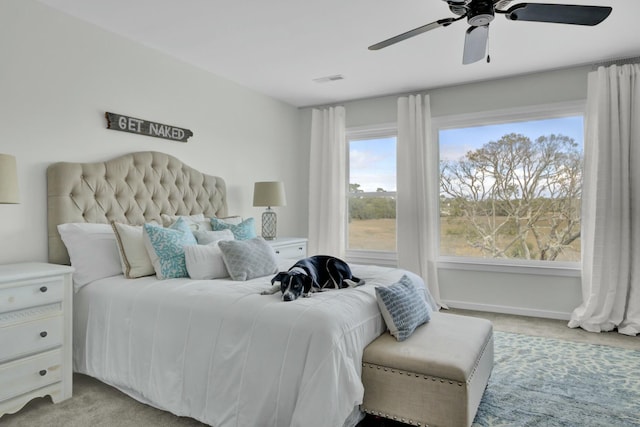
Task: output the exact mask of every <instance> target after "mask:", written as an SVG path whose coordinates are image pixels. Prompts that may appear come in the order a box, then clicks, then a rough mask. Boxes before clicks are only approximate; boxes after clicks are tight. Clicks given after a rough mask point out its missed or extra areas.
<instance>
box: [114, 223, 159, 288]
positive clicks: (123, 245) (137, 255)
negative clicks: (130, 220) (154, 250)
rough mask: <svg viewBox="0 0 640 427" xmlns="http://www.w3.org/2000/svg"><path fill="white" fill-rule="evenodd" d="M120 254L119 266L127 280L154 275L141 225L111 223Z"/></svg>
mask: <svg viewBox="0 0 640 427" xmlns="http://www.w3.org/2000/svg"><path fill="white" fill-rule="evenodd" d="M111 225H112V226H113V231H114V233H115V236H116V243H117V246H118V249H119V252H120V254H119V255H120V265H121V268H122V272H123V273H124V276H125V277H126V278H127V279H135V278H136V277H143V276H151V275H152V274H156V271H155V270H154V269H153V264H152V263H151V258H149V254H148V253H147V249H146V247H145V245H144V240H143V237H142V226H141V225H128V224H121V223H119V222H115V221H114V222H112V223H111Z"/></svg>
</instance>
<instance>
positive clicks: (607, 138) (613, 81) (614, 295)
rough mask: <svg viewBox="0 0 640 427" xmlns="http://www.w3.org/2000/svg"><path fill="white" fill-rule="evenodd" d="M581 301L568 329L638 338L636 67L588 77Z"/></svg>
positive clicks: (639, 120)
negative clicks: (611, 332) (609, 332)
mask: <svg viewBox="0 0 640 427" xmlns="http://www.w3.org/2000/svg"><path fill="white" fill-rule="evenodd" d="M582 223H583V224H582V299H583V303H582V305H580V307H578V308H576V309H575V310H574V312H573V314H572V316H571V321H570V322H569V326H570V327H582V328H583V329H586V330H588V331H592V332H600V331H610V330H613V329H614V328H617V329H618V332H620V333H623V334H627V335H636V334H638V333H640V65H637V64H636V65H623V66H616V65H614V66H611V67H609V68H604V67H600V68H599V69H598V70H597V71H593V72H591V73H589V87H588V95H587V114H586V126H585V166H584V181H583V199H582Z"/></svg>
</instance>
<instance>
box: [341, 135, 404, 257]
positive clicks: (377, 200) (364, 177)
mask: <svg viewBox="0 0 640 427" xmlns="http://www.w3.org/2000/svg"><path fill="white" fill-rule="evenodd" d="M347 145H348V150H349V152H348V174H347V175H348V181H349V182H348V183H349V188H348V191H347V197H348V200H347V206H348V209H349V212H348V215H347V219H348V223H347V252H350V253H351V254H352V255H353V254H354V251H355V252H362V251H374V252H395V251H396V199H395V196H396V127H395V125H385V126H377V127H375V128H374V127H367V128H357V129H349V130H347ZM372 257H373V258H376V256H375V254H374V255H372Z"/></svg>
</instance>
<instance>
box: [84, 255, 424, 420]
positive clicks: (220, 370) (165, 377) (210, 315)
mask: <svg viewBox="0 0 640 427" xmlns="http://www.w3.org/2000/svg"><path fill="white" fill-rule="evenodd" d="M289 264H290V261H287V262H286V263H284V265H282V266H281V267H282V269H283V270H286V268H287V267H288V266H289ZM352 268H353V272H354V275H356V276H358V277H360V278H363V279H365V280H366V282H367V284H366V285H364V286H360V287H358V288H355V289H345V290H340V291H329V292H323V293H319V294H314V295H312V296H311V297H309V298H302V299H299V300H297V301H293V302H283V301H281V299H280V293H279V292H278V293H277V294H275V295H268V296H265V295H260V292H261V291H263V290H265V289H267V288H269V287H270V283H269V280H270V277H265V278H260V279H255V280H250V281H247V282H233V281H231V280H208V281H203V280H200V281H198V280H190V279H171V280H157V279H156V278H155V276H154V277H146V278H140V279H134V280H127V279H125V278H124V277H122V276H117V277H110V278H107V279H102V280H99V281H96V282H93V283H91V284H89V285H87V286H85V287H83V288H82V289H80V291H79V292H78V293H77V294H76V296H75V301H74V314H75V316H74V367H75V370H76V371H77V372H81V373H84V374H87V375H90V376H93V377H95V378H98V379H100V380H102V381H104V382H105V383H107V384H111V385H113V386H115V387H117V388H119V389H120V390H122V391H124V392H126V393H128V394H129V395H131V396H132V397H134V398H136V399H138V400H140V401H143V402H146V403H149V404H151V405H153V406H156V407H158V408H161V409H164V410H168V411H171V412H173V413H174V414H177V415H183V416H189V417H193V418H195V419H198V420H200V421H202V422H204V423H207V424H210V425H212V426H215V427H229V426H235V427H250V426H273V427H282V426H292V427H294V426H299V427H302V426H310V425H313V426H317V427H323V426H326V427H337V426H342V425H343V423H344V422H345V420H347V418H348V417H349V415H350V414H351V413H352V411H353V410H354V407H356V406H357V405H358V404H360V403H361V402H362V397H363V387H362V383H361V381H360V370H361V358H362V351H363V349H364V347H366V345H367V344H369V343H370V342H371V341H372V340H373V339H375V338H376V337H377V336H378V335H380V334H381V333H382V332H383V331H384V329H385V327H384V322H383V320H382V317H381V315H380V311H379V309H378V307H377V304H376V300H375V292H374V287H375V286H380V285H382V286H385V285H389V284H391V283H394V282H396V281H397V280H398V279H399V278H400V277H401V275H402V274H403V273H405V272H404V271H402V270H397V269H391V268H384V267H373V266H352ZM411 277H412V278H413V279H414V280H415V281H416V283H420V285H422V286H423V284H422V281H421V280H420V279H419V278H418V277H417V276H415V275H412V276H411Z"/></svg>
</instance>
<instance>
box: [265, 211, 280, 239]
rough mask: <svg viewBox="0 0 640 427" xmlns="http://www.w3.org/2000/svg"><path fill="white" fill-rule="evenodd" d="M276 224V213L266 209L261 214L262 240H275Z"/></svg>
mask: <svg viewBox="0 0 640 427" xmlns="http://www.w3.org/2000/svg"><path fill="white" fill-rule="evenodd" d="M277 224H278V217H277V216H276V213H275V212H274V211H273V210H271V208H267V210H266V211H264V212H263V213H262V238H263V239H265V240H273V239H275V238H276V229H277Z"/></svg>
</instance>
